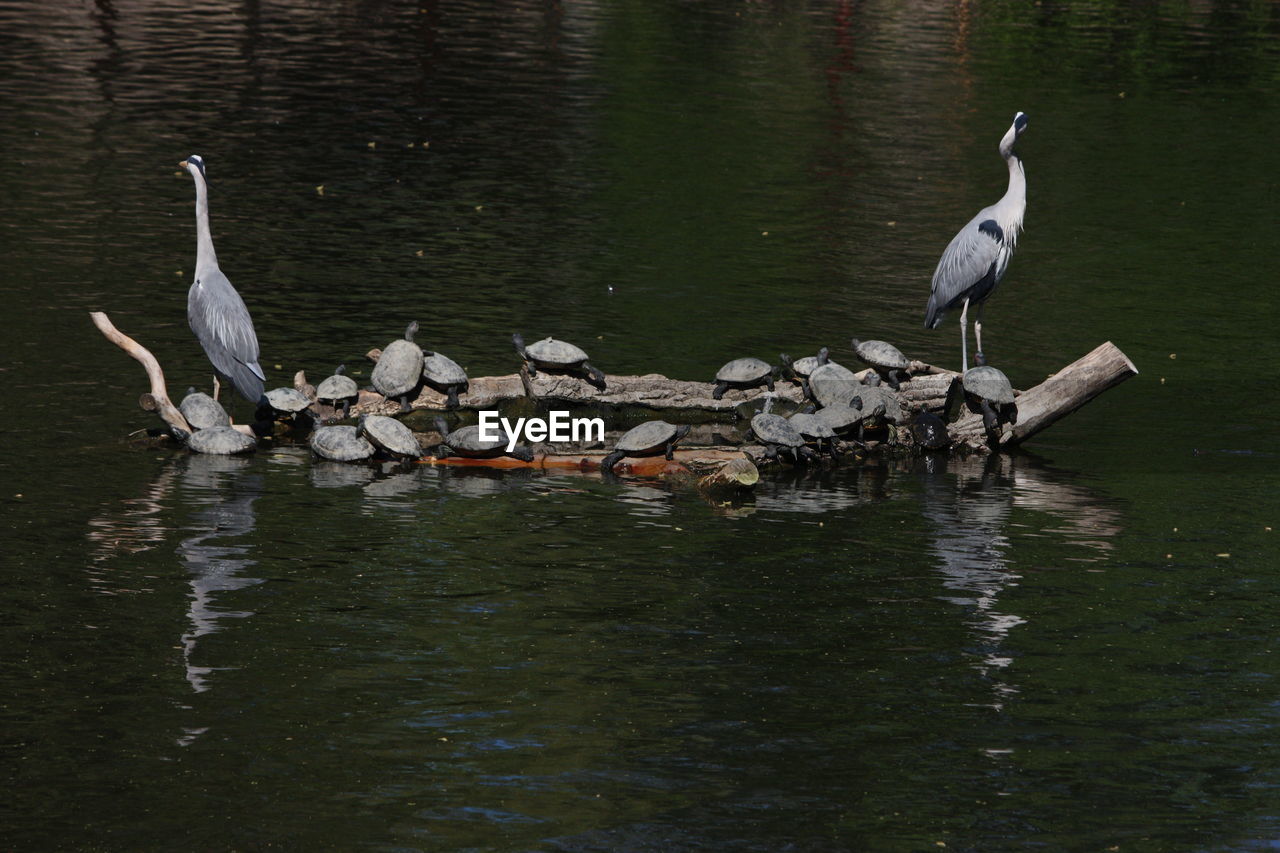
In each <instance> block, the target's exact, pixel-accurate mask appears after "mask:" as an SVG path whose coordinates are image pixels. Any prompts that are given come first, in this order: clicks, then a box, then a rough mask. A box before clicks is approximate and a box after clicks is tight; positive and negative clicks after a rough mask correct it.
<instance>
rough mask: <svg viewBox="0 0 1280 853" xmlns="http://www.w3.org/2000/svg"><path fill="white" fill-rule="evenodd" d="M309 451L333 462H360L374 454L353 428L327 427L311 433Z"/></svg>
mask: <svg viewBox="0 0 1280 853" xmlns="http://www.w3.org/2000/svg"><path fill="white" fill-rule="evenodd" d="M311 449H312V450H313V451H315V454H316V455H317V456H319V457H321V458H323V459H332V460H333V461H334V462H360V461H362V460H364V459H368V458H369V457H370V456H372V455H373V453H374V447H373V445H372V444H370V443H369V442H368V441H366V440H365V439H364V438H363V437H362V436H361V435H360V434H359V433H358V432H357V431H356V428H355V427H353V426H327V427H320V429H318V430H316V431H315V432H313V433H311Z"/></svg>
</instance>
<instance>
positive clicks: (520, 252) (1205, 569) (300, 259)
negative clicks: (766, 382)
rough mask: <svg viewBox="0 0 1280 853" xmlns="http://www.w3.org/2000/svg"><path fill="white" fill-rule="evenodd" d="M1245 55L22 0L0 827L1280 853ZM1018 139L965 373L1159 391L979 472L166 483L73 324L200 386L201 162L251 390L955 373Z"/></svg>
mask: <svg viewBox="0 0 1280 853" xmlns="http://www.w3.org/2000/svg"><path fill="white" fill-rule="evenodd" d="M1278 36H1280V6H1277V5H1276V4H1274V3H1269V2H1220V3H1215V2H1192V3H1173V2H1169V3H1162V2H1140V3H1139V2H1135V3H1086V2H1051V0H1043V2H1040V3H1036V4H1034V5H1032V4H1029V3H1026V4H1024V3H1013V2H1010V3H994V2H991V3H967V2H956V3H938V4H932V3H929V4H926V3H895V2H887V0H884V1H883V2H882V0H867V2H845V3H813V4H802V3H790V2H777V3H714V4H711V3H706V4H694V3H679V2H616V3H614V2H599V3H589V2H588V3H574V2H565V3H541V4H537V3H523V4H521V3H514V4H490V3H482V2H474V3H469V4H468V3H441V4H432V3H421V4H419V3H405V2H364V3H344V2H300V0H298V1H297V2H255V0H245V2H241V3H225V4H224V3H204V4H200V5H199V6H196V5H195V4H187V3H185V2H169V3H163V2H152V3H128V2H120V3H111V2H108V0H99V1H98V2H97V3H88V2H64V3H44V2H34V0H29V1H28V2H12V0H10V2H0V152H2V154H3V156H2V157H0V273H2V274H0V295H2V296H3V299H4V307H5V310H4V313H3V335H0V389H3V393H4V399H5V402H6V413H7V424H8V427H7V429H6V431H5V435H6V440H5V442H4V443H3V449H0V478H2V482H3V486H2V489H0V500H3V504H4V508H3V514H2V515H0V536H2V537H3V539H2V540H0V541H2V543H3V544H2V546H0V547H2V551H0V560H2V561H3V562H2V566H3V568H2V574H0V589H2V590H3V592H2V593H0V595H2V596H3V611H2V613H3V618H2V620H0V623H2V625H3V627H2V628H0V660H2V661H3V664H2V665H0V779H3V783H4V785H3V790H4V796H3V798H0V847H3V848H4V849H14V850H41V851H43V850H54V849H104V850H150V849H155V850H162V849H163V850H175V849H191V850H224V849H265V848H268V847H284V848H289V849H343V850H357V849H358V850H411V849H422V850H446V849H497V850H507V849H561V850H596V849H696V848H704V849H758V850H780V849H797V850H844V849H850V850H855V849H856V850H932V849H939V847H938V846H937V845H939V844H942V843H945V844H946V845H947V847H948V849H965V850H984V851H985V850H1015V849H1016V850H1024V849H1028V848H1037V849H1045V850H1102V849H1113V848H1118V849H1120V850H1258V849H1271V848H1272V847H1273V846H1274V845H1275V843H1276V839H1277V838H1280V794H1278V793H1277V786H1278V785H1280V758H1278V757H1277V755H1278V753H1277V749H1276V747H1277V746H1278V744H1277V735H1276V725H1277V723H1278V722H1280V704H1278V703H1280V688H1278V686H1277V683H1276V675H1277V672H1278V670H1280V664H1278V662H1277V658H1278V657H1280V651H1277V643H1276V638H1277V634H1278V633H1280V624H1278V620H1277V618H1276V616H1275V613H1276V606H1275V601H1276V596H1277V594H1280V581H1278V579H1277V556H1278V553H1277V552H1278V549H1277V547H1276V545H1275V542H1276V535H1277V534H1276V533H1273V532H1272V529H1271V528H1272V527H1274V526H1275V525H1276V524H1277V522H1278V521H1280V518H1278V517H1277V516H1280V513H1278V512H1277V506H1278V505H1280V500H1278V492H1277V490H1278V488H1280V475H1278V469H1280V464H1278V461H1280V455H1278V454H1280V441H1278V440H1277V430H1276V426H1275V415H1274V410H1275V405H1274V400H1275V399H1276V393H1277V390H1280V389H1278V388H1277V380H1276V377H1277V375H1280V357H1278V355H1277V348H1276V347H1275V345H1274V343H1273V341H1274V335H1275V331H1274V329H1275V324H1276V321H1277V319H1280V311H1278V309H1277V301H1278V300H1277V297H1276V295H1275V293H1276V282H1277V272H1278V269H1277V264H1276V261H1275V258H1276V242H1275V241H1276V236H1277V232H1276V222H1277V217H1276V211H1277V202H1278V197H1277V178H1276V176H1277V174H1280V147H1278V146H1277V143H1276V140H1277V130H1278V129H1280V124H1278V123H1277V119H1276V115H1277V107H1278V106H1280V97H1278V95H1280V47H1278V45H1280V41H1278ZM1019 109H1020V110H1025V111H1026V112H1027V113H1029V114H1030V116H1031V126H1030V130H1029V132H1028V133H1027V134H1026V135H1025V136H1024V137H1023V139H1022V142H1021V143H1020V151H1021V153H1022V155H1023V157H1024V158H1025V162H1026V169H1027V174H1028V180H1029V187H1030V189H1029V204H1028V211H1027V220H1026V224H1027V231H1026V234H1025V235H1024V237H1023V240H1022V242H1021V244H1020V246H1019V251H1018V254H1017V256H1016V257H1015V258H1014V260H1013V263H1012V266H1011V268H1010V272H1009V275H1008V277H1007V278H1006V280H1005V282H1004V284H1003V285H1002V288H1001V290H1000V291H999V292H998V293H997V295H996V296H995V297H994V298H993V299H992V301H991V303H990V304H989V306H988V310H987V316H986V321H987V322H986V326H985V332H986V334H985V335H984V342H985V343H986V344H987V346H986V349H987V351H988V353H989V354H990V355H991V357H992V360H993V362H997V363H999V364H1000V365H1001V366H1002V367H1003V368H1004V369H1005V370H1006V372H1008V373H1009V374H1010V376H1011V378H1012V379H1013V380H1014V382H1015V383H1016V384H1018V385H1021V386H1024V387H1026V386H1029V385H1032V384H1034V383H1035V382H1037V381H1038V380H1039V379H1040V378H1041V377H1043V376H1044V375H1046V374H1048V373H1050V372H1052V371H1053V370H1055V369H1056V368H1058V367H1060V366H1062V365H1063V364H1065V363H1067V362H1068V361H1070V360H1073V359H1074V358H1076V357H1078V356H1079V355H1082V354H1083V353H1085V352H1087V351H1088V350H1090V349H1092V348H1093V347H1094V346H1095V345H1096V344H1098V343H1100V342H1102V341H1104V340H1108V339H1109V340H1113V341H1115V342H1116V343H1117V344H1118V345H1119V346H1120V347H1121V348H1122V349H1123V350H1124V351H1125V352H1126V353H1127V354H1128V355H1129V356H1130V357H1131V358H1132V359H1133V360H1134V361H1135V362H1136V364H1137V366H1138V367H1139V369H1140V370H1141V371H1142V374H1141V375H1140V376H1139V377H1137V378H1135V379H1133V380H1131V381H1130V382H1128V383H1126V384H1124V385H1122V386H1120V387H1119V388H1118V389H1116V390H1114V391H1112V392H1110V393H1108V394H1107V395H1106V396H1105V397H1104V398H1102V399H1100V400H1098V401H1097V402H1095V403H1094V404H1092V405H1090V406H1089V407H1088V408H1086V409H1084V410H1082V411H1081V412H1079V413H1078V414H1076V415H1075V416H1073V417H1072V418H1070V419H1069V420H1067V421H1065V422H1063V423H1061V424H1059V425H1058V426H1056V427H1054V429H1053V430H1052V431H1050V432H1048V433H1045V434H1043V435H1042V436H1041V437H1040V438H1039V439H1038V440H1036V441H1035V442H1034V443H1033V444H1032V445H1031V446H1030V447H1028V448H1027V452H1026V453H1024V454H1022V455H1019V456H1018V457H1015V458H1004V459H999V460H996V461H995V462H994V463H992V464H991V465H989V466H984V465H983V463H982V462H981V461H978V462H970V463H964V464H960V463H953V464H951V465H950V466H947V465H934V466H932V467H930V466H926V465H923V464H921V465H918V466H912V465H905V464H894V465H885V466H869V467H866V468H860V469H858V468H854V467H850V466H846V467H843V468H840V469H835V470H825V471H811V472H806V473H800V474H791V473H781V474H768V475H767V476H766V477H765V479H764V481H763V482H762V483H761V485H760V487H759V488H758V490H757V494H756V496H755V498H754V499H753V500H750V501H748V502H747V503H746V504H745V505H742V506H734V507H721V506H714V505H709V504H708V503H706V502H704V501H703V500H701V499H700V498H698V497H697V496H696V495H695V494H693V493H691V492H686V491H680V490H675V491H672V490H668V489H665V488H660V487H656V486H653V485H646V484H604V483H601V482H600V481H598V480H591V479H586V478H578V477H569V476H555V477H549V476H529V475H523V474H506V475H497V474H492V473H487V472H456V471H441V470H436V469H431V468H425V467H424V468H423V469H421V470H414V471H411V472H404V471H399V472H382V471H376V470H367V469H351V468H342V467H326V466H322V465H319V464H316V463H313V462H312V461H311V460H310V459H309V457H308V455H307V454H306V453H305V452H303V451H300V450H296V449H289V448H283V449H276V450H269V449H267V450H262V451H260V452H259V453H258V454H256V455H255V456H254V457H252V458H248V459H231V460H227V459H212V458H202V457H191V456H187V455H185V454H181V453H173V452H168V451H165V452H161V451H154V450H151V451H149V450H143V449H139V448H137V447H134V446H132V445H130V444H129V443H128V441H127V440H126V436H127V435H128V434H129V433H130V432H132V431H134V430H136V429H139V428H142V427H145V426H150V425H152V424H153V421H152V420H151V419H150V417H149V416H147V415H145V414H144V413H142V412H140V411H138V409H137V406H136V403H135V401H136V398H137V395H138V394H139V393H140V392H141V391H142V390H144V386H143V379H142V374H141V371H140V369H138V367H137V365H136V364H135V363H134V362H132V361H130V360H129V359H128V358H126V357H125V356H124V355H123V354H122V353H121V352H120V351H119V350H117V349H115V348H114V347H112V346H111V345H110V344H108V343H107V342H106V341H104V340H103V339H102V337H101V336H100V335H99V334H98V333H97V332H96V331H95V330H94V329H93V327H92V326H91V325H90V323H89V320H88V316H87V312H89V311H91V310H105V311H107V312H108V313H109V314H110V315H111V317H112V319H113V320H114V321H115V322H116V324H117V325H118V326H119V327H120V328H121V329H123V330H124V331H126V332H127V333H129V334H132V335H134V336H136V337H137V338H138V339H139V340H141V341H142V342H143V343H144V344H146V345H147V346H149V347H151V348H152V349H153V350H154V351H155V352H156V353H157V355H158V356H159V357H160V359H161V361H162V362H163V363H164V365H165V368H166V370H167V371H168V376H169V379H170V383H171V386H172V387H178V388H185V387H186V386H187V385H189V384H206V383H207V381H208V379H207V376H208V365H207V362H206V361H205V359H204V356H203V354H202V353H201V352H200V350H199V348H198V346H197V345H196V344H195V342H194V339H193V338H192V336H191V334H190V332H189V331H188V329H187V328H186V319H185V299H186V290H187V286H188V284H189V282H190V278H191V269H192V265H193V262H194V250H195V247H194V228H193V223H192V215H191V214H192V201H193V193H192V187H191V181H190V179H189V177H187V176H186V175H185V174H182V175H178V176H175V172H177V168H176V164H177V162H178V161H179V160H181V159H183V158H184V157H185V156H187V155H188V154H191V153H199V154H201V155H203V156H204V157H205V158H206V161H207V163H208V169H209V179H210V183H211V187H212V189H211V201H210V204H211V209H212V223H213V230H214V236H215V241H216V243H217V246H218V253H219V258H220V260H221V262H222V267H223V269H224V270H225V271H226V272H227V274H228V275H229V276H230V278H231V280H232V281H233V282H234V283H235V284H236V285H237V286H238V288H239V289H240V291H241V292H242V293H243V294H244V296H245V299H246V301H247V302H248V304H249V306H250V308H251V310H252V311H253V314H254V317H255V321H256V323H257V329H258V336H259V338H260V340H261V342H262V348H263V364H264V366H266V367H267V368H268V375H269V379H270V380H271V381H272V383H273V384H274V383H278V384H287V383H288V381H289V378H290V377H291V376H292V373H293V371H295V370H297V369H299V368H303V369H306V370H307V371H308V372H309V373H310V374H311V375H312V376H315V377H318V376H322V375H325V373H326V372H327V371H328V370H330V369H331V368H332V367H333V365H335V364H337V363H338V362H340V361H346V362H347V363H349V364H352V365H360V364H363V359H362V355H363V353H364V352H365V351H366V350H368V349H369V348H371V347H373V346H382V345H385V343H386V342H387V341H389V340H391V339H392V338H393V337H395V336H396V335H397V334H398V333H399V331H400V330H401V329H403V327H404V325H405V323H406V322H407V321H408V320H409V319H413V318H416V319H418V320H419V321H421V322H422V324H423V333H422V335H421V339H422V340H423V341H424V343H425V344H426V345H428V346H432V347H436V346H438V347H439V348H440V349H442V350H443V351H445V352H448V353H449V354H451V355H452V356H453V357H454V358H456V359H457V360H458V361H460V362H461V363H463V364H464V365H466V366H467V367H468V368H469V369H470V371H471V372H472V373H473V374H477V375H479V374H489V373H505V372H510V371H511V370H513V369H514V367H515V364H516V362H515V357H514V353H513V351H512V350H511V347H510V342H509V335H510V333H511V332H512V331H515V330H521V331H523V332H524V333H525V335H526V336H533V337H537V336H542V335H546V334H555V335H557V336H563V337H565V338H568V339H570V340H576V341H578V342H580V343H582V344H583V345H584V346H586V347H587V348H588V349H589V350H590V352H591V353H592V355H593V360H594V361H595V362H596V363H597V364H599V365H600V366H601V367H603V368H604V369H605V370H607V371H608V372H611V373H624V374H625V373H643V372H649V371H658V372H662V373H665V374H668V375H671V376H677V377H683V378H695V377H709V376H710V375H711V374H712V373H713V372H714V371H715V369H716V368H717V367H718V366H719V365H720V364H721V363H723V362H724V361H726V360H727V359H728V358H730V357H735V356H739V355H745V354H754V355H757V356H761V357H766V358H774V357H775V356H776V353H777V352H779V351H780V350H785V351H788V352H791V353H793V354H795V353H804V352H811V351H813V350H816V349H817V347H818V346H820V345H823V344H826V345H829V346H832V347H833V348H834V352H835V354H836V357H837V358H840V357H843V358H845V359H846V360H847V359H848V354H847V351H846V348H847V339H848V338H849V337H850V336H852V335H854V334H858V335H861V336H863V337H883V338H887V339H890V340H893V341H895V342H896V343H898V344H899V345H900V346H901V347H902V348H903V349H904V350H907V351H908V352H909V353H910V354H912V355H914V356H917V357H921V358H925V359H927V360H930V361H939V362H943V363H954V362H955V361H956V360H957V356H958V345H959V341H958V330H957V328H956V326H955V324H954V322H952V323H948V325H947V326H945V327H944V328H943V329H942V330H939V331H936V332H926V331H924V330H922V329H921V328H920V322H921V318H922V312H923V308H924V303H925V301H926V298H927V294H928V283H929V277H930V275H931V273H932V270H933V266H934V264H935V263H936V260H937V257H938V254H939V253H940V252H941V250H942V248H943V247H944V246H945V245H946V242H947V240H948V239H950V237H951V235H952V234H953V233H954V232H955V230H956V229H957V228H958V227H959V226H960V225H961V224H963V223H964V222H965V221H966V220H967V219H968V218H969V217H970V216H971V215H972V214H973V213H974V212H975V211H976V210H977V209H978V208H980V207H981V206H983V205H985V204H989V203H991V202H993V201H994V200H995V199H996V198H998V197H999V195H1000V194H1001V193H1002V192H1003V189H1004V170H1003V167H1002V165H1001V163H1000V161H999V159H998V157H997V156H996V152H995V146H996V143H997V141H998V140H999V138H1000V135H1001V134H1002V133H1003V132H1004V130H1005V128H1006V127H1007V126H1008V124H1009V121H1010V119H1011V118H1012V116H1013V114H1014V112H1015V111H1016V110H1019ZM426 142H429V143H430V145H429V147H426V146H424V145H423V143H426ZM319 186H323V187H324V190H323V194H321V193H320V192H318V191H317V187H319ZM1175 355H1176V358H1175V357H1174V356H1175Z"/></svg>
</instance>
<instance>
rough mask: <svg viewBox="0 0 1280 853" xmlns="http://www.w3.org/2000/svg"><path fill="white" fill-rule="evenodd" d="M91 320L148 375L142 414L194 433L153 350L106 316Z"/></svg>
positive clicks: (240, 427) (100, 314)
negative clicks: (149, 386)
mask: <svg viewBox="0 0 1280 853" xmlns="http://www.w3.org/2000/svg"><path fill="white" fill-rule="evenodd" d="M89 317H90V319H92V320H93V325H95V326H97V327H98V331H100V332H102V334H103V336H104V337H106V339H107V340H109V341H111V343H113V344H115V345H116V346H118V347H120V349H122V350H124V351H125V352H127V353H128V354H129V355H130V356H132V357H133V358H134V359H136V360H137V361H138V362H139V363H140V364H141V365H142V367H143V369H144V370H145V371H146V372H147V381H148V382H149V383H150V384H151V390H150V391H149V392H147V393H145V394H143V395H142V396H141V397H139V398H138V405H139V406H141V407H142V410H143V411H144V412H155V413H156V414H158V415H159V416H160V419H161V420H163V421H164V422H165V423H166V424H168V425H169V428H170V429H173V430H178V431H179V432H182V433H188V434H189V433H192V432H195V430H194V429H192V427H191V424H189V423H187V419H186V418H185V417H183V414H182V411H181V410H180V409H179V408H178V407H177V406H175V405H174V404H173V401H172V400H170V399H169V389H168V387H167V386H166V385H165V382H164V371H163V370H161V369H160V362H158V361H156V357H155V356H154V355H152V354H151V350H149V349H147V348H146V347H144V346H143V345H142V344H140V343H138V342H137V341H135V340H134V339H133V338H131V337H129V336H128V335H126V334H125V333H124V332H122V331H120V330H119V329H117V328H116V327H115V324H113V323H112V322H111V319H110V318H109V317H107V315H106V314H104V313H103V312H101V311H91V312H89ZM232 427H234V428H235V429H236V430H238V431H239V432H243V433H245V434H246V435H253V430H252V429H250V428H249V427H248V426H247V425H245V424H232Z"/></svg>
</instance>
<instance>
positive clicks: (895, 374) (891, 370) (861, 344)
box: [851, 338, 911, 391]
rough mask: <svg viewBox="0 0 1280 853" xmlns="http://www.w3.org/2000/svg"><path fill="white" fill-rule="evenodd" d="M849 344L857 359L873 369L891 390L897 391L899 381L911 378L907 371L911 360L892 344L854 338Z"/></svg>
mask: <svg viewBox="0 0 1280 853" xmlns="http://www.w3.org/2000/svg"><path fill="white" fill-rule="evenodd" d="M851 345H852V346H853V354H854V355H856V356H857V357H858V360H859V361H861V362H862V363H863V364H865V365H867V366H868V367H870V368H871V369H872V370H874V371H875V372H876V374H877V375H879V376H880V377H881V378H882V379H884V381H885V382H886V383H888V385H889V387H890V388H892V389H893V390H895V391H897V390H898V385H899V384H900V383H902V382H903V381H905V380H907V379H910V378H911V377H910V375H909V374H908V372H907V371H908V370H909V369H910V368H911V362H910V361H908V360H907V357H906V356H905V355H903V354H902V350H900V349H898V348H897V347H895V346H894V345H893V344H890V343H885V342H884V341H860V340H858V339H857V338H854V339H853V341H852V342H851Z"/></svg>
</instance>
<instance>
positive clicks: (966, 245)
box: [925, 210, 1008, 329]
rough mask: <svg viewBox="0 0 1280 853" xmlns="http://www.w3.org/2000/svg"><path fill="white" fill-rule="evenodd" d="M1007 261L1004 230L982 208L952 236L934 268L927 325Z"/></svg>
mask: <svg viewBox="0 0 1280 853" xmlns="http://www.w3.org/2000/svg"><path fill="white" fill-rule="evenodd" d="M1007 263H1008V252H1007V251H1006V249H1005V244H1004V234H1003V232H1002V231H1001V230H1000V226H999V225H997V224H996V222H995V220H994V219H992V218H991V215H990V212H989V211H987V210H983V211H982V212H981V213H979V214H978V215H977V216H975V217H974V218H973V219H971V220H969V223H968V224H967V225H965V226H964V228H961V229H960V233H958V234H956V236H955V237H952V238H951V242H950V243H948V244H947V248H946V250H945V251H944V252H943V253H942V258H941V259H939V261H938V268H937V269H936V270H934V272H933V287H932V290H931V292H930V294H929V306H928V308H926V309H925V328H930V329H931V328H937V326H938V324H939V323H941V322H942V318H943V317H944V316H945V315H946V312H947V311H950V310H951V309H952V308H954V307H956V305H958V304H959V303H960V302H961V301H963V300H964V298H965V297H966V296H967V295H968V294H970V293H971V292H972V291H973V290H974V289H975V288H976V287H977V286H978V285H979V284H982V283H984V282H985V281H986V280H987V279H988V278H989V277H993V276H994V277H997V278H998V276H999V274H1000V273H1002V272H1003V271H1004V269H1003V267H1004V265H1005V264H1007Z"/></svg>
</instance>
